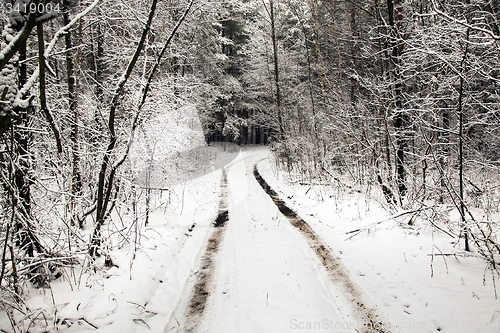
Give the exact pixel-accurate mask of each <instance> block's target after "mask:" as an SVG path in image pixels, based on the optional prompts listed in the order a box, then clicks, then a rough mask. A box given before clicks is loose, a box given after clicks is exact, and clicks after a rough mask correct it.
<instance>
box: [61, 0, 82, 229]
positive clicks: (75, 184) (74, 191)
mask: <svg viewBox="0 0 500 333" xmlns="http://www.w3.org/2000/svg"><path fill="white" fill-rule="evenodd" d="M63 8H64V13H63V22H64V25H67V24H69V22H70V16H69V14H70V4H69V0H64V1H63ZM64 42H65V47H66V78H67V80H68V107H69V113H70V115H71V116H72V124H71V156H72V158H71V162H72V164H73V165H72V174H71V196H70V207H69V211H70V214H71V225H72V226H74V225H75V224H76V221H77V219H78V217H77V216H76V196H78V195H79V194H80V192H81V189H82V179H81V175H80V171H79V164H80V157H79V154H78V150H79V148H78V121H79V116H78V108H77V98H76V86H77V83H76V76H75V70H74V64H73V51H72V50H71V49H72V47H73V42H72V38H71V31H68V32H67V33H66V34H65V36H64ZM81 227H83V225H81V226H80V228H81Z"/></svg>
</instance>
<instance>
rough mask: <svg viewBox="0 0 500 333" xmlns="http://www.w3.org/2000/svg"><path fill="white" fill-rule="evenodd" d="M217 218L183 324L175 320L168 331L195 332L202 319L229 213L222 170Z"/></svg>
mask: <svg viewBox="0 0 500 333" xmlns="http://www.w3.org/2000/svg"><path fill="white" fill-rule="evenodd" d="M220 198H221V199H220V203H219V211H218V214H217V218H216V219H215V220H214V222H213V224H212V225H213V230H212V233H211V234H210V237H209V238H208V244H207V247H206V249H205V252H204V253H203V255H202V257H201V262H200V268H199V270H198V271H197V272H196V273H195V274H196V279H195V282H194V287H193V290H192V292H191V296H190V299H189V301H188V303H187V307H186V309H185V311H184V316H183V318H185V321H184V323H183V324H180V323H179V322H177V325H178V326H177V327H172V328H170V329H169V330H168V332H190V333H192V332H196V330H197V328H198V325H199V324H200V323H201V321H202V319H203V315H204V313H205V308H206V306H207V301H208V298H209V297H210V294H211V293H212V292H213V289H214V285H213V278H214V275H215V268H216V267H215V266H216V265H215V264H216V259H215V256H216V255H217V252H218V251H219V248H220V244H221V243H222V240H223V238H224V232H225V230H226V226H227V222H228V220H229V213H228V208H227V200H228V198H227V175H226V172H225V170H224V169H223V170H222V179H221V195H220Z"/></svg>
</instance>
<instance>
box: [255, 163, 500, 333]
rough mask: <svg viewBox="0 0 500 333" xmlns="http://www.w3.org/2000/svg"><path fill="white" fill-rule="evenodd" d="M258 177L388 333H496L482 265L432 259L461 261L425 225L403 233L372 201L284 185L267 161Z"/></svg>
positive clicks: (449, 242)
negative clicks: (336, 263) (334, 256)
mask: <svg viewBox="0 0 500 333" xmlns="http://www.w3.org/2000/svg"><path fill="white" fill-rule="evenodd" d="M259 171H260V172H261V174H262V175H263V177H264V178H265V179H266V181H267V182H268V183H269V184H270V185H271V186H272V187H273V188H274V189H275V190H278V191H279V192H281V193H282V194H283V195H282V198H284V199H285V201H286V202H287V204H288V205H289V206H290V207H292V208H293V209H295V210H296V211H297V212H298V213H299V215H300V216H301V217H302V218H304V219H305V220H306V221H307V222H308V223H309V224H310V225H311V226H312V227H313V229H314V230H315V231H316V232H317V233H319V234H320V235H322V237H323V239H324V240H325V241H326V242H327V243H328V244H330V245H331V247H332V248H333V249H335V250H336V251H337V253H338V254H339V256H340V257H341V259H342V261H343V263H344V264H345V265H346V266H347V268H348V269H349V270H350V272H351V276H352V279H353V280H355V282H357V283H358V284H359V285H360V286H361V287H362V289H363V290H364V291H365V293H367V294H368V295H369V296H370V297H371V298H372V300H373V301H374V302H375V303H376V304H378V305H379V306H380V307H381V308H382V310H383V311H384V312H385V314H386V315H387V317H389V319H390V322H389V323H387V326H388V328H391V331H393V332H438V331H441V332H450V333H451V332H453V333H459V332H464V333H465V332H467V333H470V332H478V333H479V332H492V333H493V332H500V301H499V300H498V299H495V296H494V288H493V285H492V279H491V275H490V274H489V272H488V271H486V275H485V276H486V279H485V281H484V285H483V276H484V274H485V266H486V263H485V261H484V260H483V259H480V258H478V257H477V256H469V257H462V256H457V257H456V258H455V257H453V256H451V257H450V256H446V257H442V256H434V258H433V257H432V256H431V255H432V254H433V253H434V254H439V253H441V252H442V253H447V254H450V253H459V255H460V253H463V251H460V250H457V246H455V245H456V244H455V240H453V239H452V238H450V237H449V236H447V235H445V234H444V233H441V232H435V231H433V228H431V227H430V226H429V224H428V223H426V221H418V222H417V223H416V224H415V226H414V227H410V226H408V225H407V223H406V222H407V221H408V218H409V217H408V216H402V217H399V218H395V219H391V218H390V217H391V215H390V214H389V213H388V212H387V211H385V210H383V209H382V208H381V207H380V205H379V204H378V203H377V202H376V201H369V200H366V197H365V195H363V194H361V193H358V192H356V191H350V193H349V192H347V193H346V192H345V191H339V190H333V187H331V186H320V185H317V186H313V187H311V186H308V185H298V182H293V183H291V182H290V181H289V180H288V181H285V180H284V178H285V177H284V175H282V174H280V175H278V177H277V174H276V172H275V170H273V168H272V166H271V164H270V161H269V160H265V161H263V162H262V163H260V164H259ZM306 193H307V194H306ZM395 215H397V214H395ZM377 222H381V223H377ZM402 226H403V227H402ZM365 227H367V228H366V229H364V231H362V232H361V233H359V234H356V235H355V233H349V234H347V233H348V232H350V231H353V230H357V229H361V228H365ZM352 235H355V236H354V237H352V238H350V237H351V236H352ZM432 273H433V276H432V277H431V275H432Z"/></svg>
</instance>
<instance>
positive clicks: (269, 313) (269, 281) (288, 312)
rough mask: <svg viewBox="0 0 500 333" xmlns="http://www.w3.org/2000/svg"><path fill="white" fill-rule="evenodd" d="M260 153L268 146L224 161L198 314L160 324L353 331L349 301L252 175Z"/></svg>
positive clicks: (243, 329)
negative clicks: (215, 242)
mask: <svg viewBox="0 0 500 333" xmlns="http://www.w3.org/2000/svg"><path fill="white" fill-rule="evenodd" d="M266 156H267V150H255V151H247V152H245V154H240V155H239V156H238V158H237V159H236V160H235V161H234V162H233V163H232V164H230V165H228V166H227V167H226V172H227V188H228V209H229V221H228V223H227V226H226V228H227V229H226V230H225V235H224V238H223V241H222V244H221V245H220V247H219V253H218V254H217V255H216V256H215V258H216V259H215V260H214V266H215V267H214V273H213V274H214V276H213V277H212V278H211V279H210V281H209V283H211V286H210V287H208V288H206V290H207V291H208V292H209V293H210V296H209V297H208V298H207V303H206V305H205V306H204V309H203V314H202V316H201V318H184V319H183V320H182V321H185V323H181V324H180V325H181V327H179V326H178V325H175V324H174V325H172V323H171V325H170V326H167V328H166V331H178V332H181V331H186V330H187V331H193V332H273V333H276V332H295V331H299V332H300V331H311V330H314V331H321V332H351V331H355V330H354V329H353V328H354V325H353V321H355V319H354V317H353V315H352V314H353V311H352V310H351V309H350V301H351V300H349V299H348V298H347V297H346V296H344V295H343V294H342V293H341V292H340V291H339V288H338V286H334V285H332V282H331V279H330V278H329V277H328V272H327V271H326V269H325V267H323V265H322V264H321V262H320V261H319V259H318V258H317V256H316V255H315V253H314V252H313V251H312V250H311V248H310V247H309V244H308V243H307V240H306V239H305V238H304V236H302V235H301V234H300V233H299V232H298V231H297V230H296V229H295V228H294V227H293V226H292V225H291V224H290V222H289V221H288V220H287V218H286V217H285V216H283V215H282V214H281V213H280V212H279V210H278V208H277V206H276V205H275V204H274V203H273V201H272V199H271V198H270V197H269V196H268V195H267V194H266V193H265V192H264V190H263V189H262V187H261V186H260V185H259V183H258V182H257V181H256V179H255V178H254V175H253V166H254V165H255V163H257V162H258V161H259V160H262V159H263V158H265V157H266ZM186 296H188V295H186ZM190 297H193V294H192V292H191V296H190ZM188 303H189V301H186V300H185V301H184V302H183V304H184V305H187V304H188ZM184 314H185V315H187V314H189V311H186V310H185V309H184ZM192 320H196V323H193V322H192ZM193 324H194V325H193ZM175 326H176V327H175ZM182 326H184V327H182Z"/></svg>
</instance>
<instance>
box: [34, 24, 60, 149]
mask: <svg viewBox="0 0 500 333" xmlns="http://www.w3.org/2000/svg"><path fill="white" fill-rule="evenodd" d="M37 34H38V70H39V74H38V75H39V78H38V79H39V84H38V86H39V90H40V95H39V96H40V109H41V110H42V111H43V114H44V115H45V119H46V120H47V122H48V123H49V126H50V129H51V130H52V133H53V134H54V138H55V140H56V145H57V152H58V153H62V144H61V135H60V134H59V129H58V128H57V125H56V122H55V120H54V117H53V116H52V113H51V112H50V110H49V108H48V106H47V97H46V95H45V86H46V84H45V62H46V59H45V42H44V38H43V23H40V24H39V25H38V26H37Z"/></svg>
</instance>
